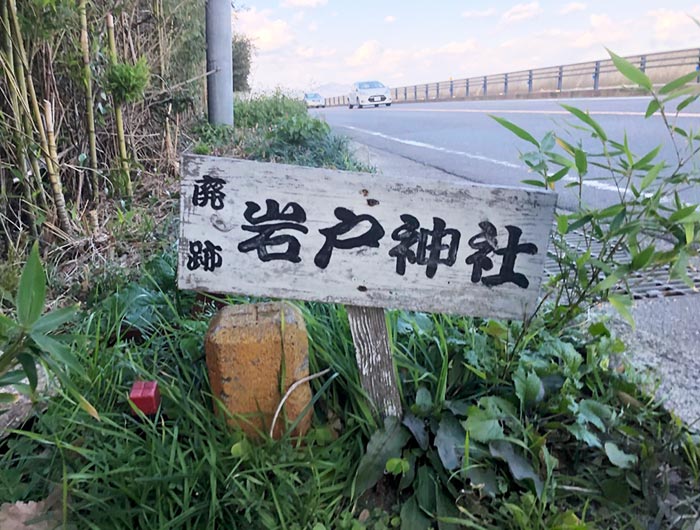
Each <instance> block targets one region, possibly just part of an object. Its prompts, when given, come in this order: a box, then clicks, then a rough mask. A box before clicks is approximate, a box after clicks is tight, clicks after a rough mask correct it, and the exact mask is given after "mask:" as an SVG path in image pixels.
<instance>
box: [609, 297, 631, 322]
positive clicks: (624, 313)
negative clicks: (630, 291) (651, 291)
mask: <svg viewBox="0 0 700 530" xmlns="http://www.w3.org/2000/svg"><path fill="white" fill-rule="evenodd" d="M608 301H609V302H610V304H611V305H612V306H613V307H614V308H615V310H616V311H617V312H618V313H619V314H620V316H621V317H622V318H624V319H625V320H626V321H627V322H628V323H629V325H630V326H632V329H634V328H635V325H634V317H633V316H632V313H631V312H630V307H632V299H631V298H630V297H629V296H622V295H612V294H611V295H610V296H608Z"/></svg>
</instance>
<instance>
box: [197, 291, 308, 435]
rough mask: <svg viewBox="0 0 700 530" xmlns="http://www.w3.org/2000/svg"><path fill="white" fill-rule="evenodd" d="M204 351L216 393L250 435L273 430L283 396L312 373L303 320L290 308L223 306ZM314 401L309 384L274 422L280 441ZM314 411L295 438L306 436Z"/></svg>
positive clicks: (300, 388)
mask: <svg viewBox="0 0 700 530" xmlns="http://www.w3.org/2000/svg"><path fill="white" fill-rule="evenodd" d="M204 349H205V351H206V357H207V367H208V369H209V378H210V381H211V387H212V391H213V393H214V395H215V396H217V397H218V398H220V399H221V401H222V402H223V403H224V404H225V405H226V408H227V409H228V410H229V411H231V413H233V415H234V417H233V418H232V419H231V420H230V421H229V423H231V424H233V425H237V426H239V427H240V428H241V429H243V431H244V432H245V433H246V434H247V435H248V436H251V437H259V432H268V431H269V429H270V426H271V423H272V419H273V416H274V414H275V410H276V409H277V406H278V405H279V403H280V401H281V400H282V397H283V395H284V393H285V392H286V391H287V390H288V389H289V387H291V386H292V384H294V383H295V382H297V381H299V380H300V379H302V378H304V377H306V376H308V375H309V342H308V337H307V335H306V326H305V325H304V318H303V316H302V314H301V312H300V311H299V310H298V309H297V308H296V307H294V306H292V305H290V304H285V303H281V302H274V303H264V304H246V305H233V306H227V307H224V308H223V309H221V310H220V311H219V312H218V313H217V314H216V315H215V316H214V318H213V319H212V321H211V323H210V324H209V330H208V331H207V335H206V337H205V343H204ZM280 379H283V380H282V381H280ZM280 388H281V389H282V392H281V393H280ZM310 400H311V388H310V386H309V383H308V382H305V383H303V384H301V385H299V386H298V387H297V388H296V389H295V390H294V391H293V392H292V393H291V395H290V396H289V397H288V398H287V400H286V401H285V404H284V408H283V409H282V410H283V413H282V414H281V415H280V417H279V418H278V419H277V423H276V424H275V430H274V437H275V438H279V437H280V436H281V435H282V434H283V433H284V432H285V431H286V429H287V428H288V427H289V425H291V423H293V422H294V421H295V420H296V419H297V417H298V416H299V415H300V414H301V412H302V411H303V410H304V408H305V407H306V406H307V405H308V403H309V402H310ZM311 412H312V411H311V408H309V410H308V412H307V414H305V416H304V418H303V419H302V420H301V421H300V422H299V424H298V426H297V427H296V429H295V430H294V432H293V433H292V434H294V435H300V436H301V435H304V434H305V433H306V432H307V431H308V429H309V426H310V424H311Z"/></svg>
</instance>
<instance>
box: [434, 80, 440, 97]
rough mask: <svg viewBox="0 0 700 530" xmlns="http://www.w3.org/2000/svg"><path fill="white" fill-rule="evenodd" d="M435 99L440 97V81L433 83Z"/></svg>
mask: <svg viewBox="0 0 700 530" xmlns="http://www.w3.org/2000/svg"><path fill="white" fill-rule="evenodd" d="M435 99H440V81H438V82H437V83H435Z"/></svg>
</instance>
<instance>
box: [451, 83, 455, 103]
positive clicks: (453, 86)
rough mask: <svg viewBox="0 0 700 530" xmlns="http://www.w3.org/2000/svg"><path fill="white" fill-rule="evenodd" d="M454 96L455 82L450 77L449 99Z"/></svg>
mask: <svg viewBox="0 0 700 530" xmlns="http://www.w3.org/2000/svg"><path fill="white" fill-rule="evenodd" d="M453 97H455V82H454V81H452V79H450V99H452V98H453Z"/></svg>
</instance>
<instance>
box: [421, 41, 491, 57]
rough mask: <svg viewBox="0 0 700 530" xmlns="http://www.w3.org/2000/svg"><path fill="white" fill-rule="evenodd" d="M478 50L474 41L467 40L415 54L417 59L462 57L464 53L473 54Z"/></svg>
mask: <svg viewBox="0 0 700 530" xmlns="http://www.w3.org/2000/svg"><path fill="white" fill-rule="evenodd" d="M477 49H478V45H477V42H476V40H475V39H468V40H465V41H453V42H448V43H447V44H443V45H442V46H438V47H437V48H423V49H421V50H420V51H418V52H416V53H415V57H417V58H425V57H431V56H444V55H463V54H465V53H469V52H473V51H476V50H477Z"/></svg>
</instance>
